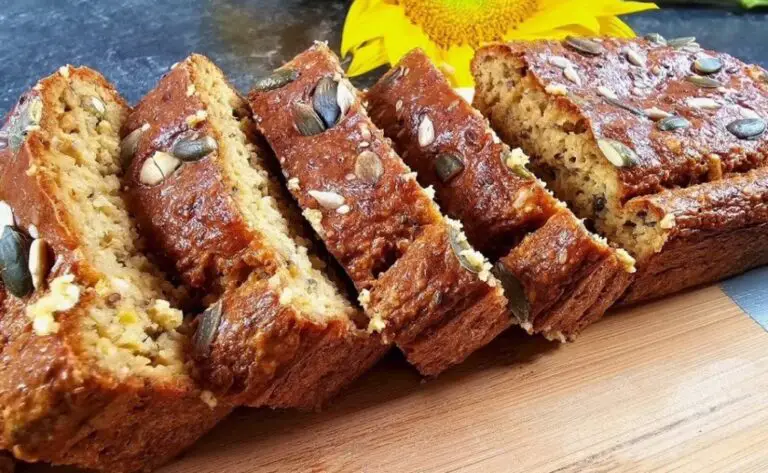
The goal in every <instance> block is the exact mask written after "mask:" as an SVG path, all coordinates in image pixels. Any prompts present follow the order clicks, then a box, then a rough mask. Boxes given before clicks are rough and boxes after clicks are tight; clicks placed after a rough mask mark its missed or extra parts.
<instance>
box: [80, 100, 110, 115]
mask: <svg viewBox="0 0 768 473" xmlns="http://www.w3.org/2000/svg"><path fill="white" fill-rule="evenodd" d="M83 108H85V110H87V111H89V112H91V113H92V114H94V115H96V116H97V117H100V118H101V117H103V116H104V114H106V113H107V106H106V105H104V102H102V101H101V99H100V98H98V97H95V96H90V97H88V98H86V99H85V103H84V104H83Z"/></svg>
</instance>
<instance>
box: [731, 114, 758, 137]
mask: <svg viewBox="0 0 768 473" xmlns="http://www.w3.org/2000/svg"><path fill="white" fill-rule="evenodd" d="M726 128H727V129H728V131H730V132H731V134H733V136H735V137H736V138H739V139H742V140H750V139H754V138H757V137H758V136H760V135H762V134H763V133H764V132H765V128H766V123H765V120H762V119H760V118H742V119H740V120H734V121H732V122H731V123H729V124H728V125H727V126H726Z"/></svg>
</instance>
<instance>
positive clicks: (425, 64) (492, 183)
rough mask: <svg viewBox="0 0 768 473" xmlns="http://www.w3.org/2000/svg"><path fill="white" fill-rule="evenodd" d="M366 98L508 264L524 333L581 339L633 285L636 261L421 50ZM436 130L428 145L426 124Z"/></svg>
mask: <svg viewBox="0 0 768 473" xmlns="http://www.w3.org/2000/svg"><path fill="white" fill-rule="evenodd" d="M366 98H367V99H368V102H369V107H368V108H369V111H370V114H371V117H372V119H373V121H374V123H376V124H377V125H378V126H380V127H381V128H382V129H383V130H384V133H385V135H386V136H387V137H389V138H390V139H392V141H393V142H394V145H395V149H396V150H397V151H398V152H399V153H400V155H401V156H402V157H403V160H405V162H406V163H407V164H408V165H410V166H411V167H412V168H413V169H414V170H416V171H417V172H418V179H419V182H421V183H422V184H423V185H432V186H434V187H435V189H436V191H437V200H438V202H439V203H440V205H441V207H442V208H443V209H444V211H445V212H446V213H447V214H448V215H449V216H451V217H453V218H457V219H459V220H461V221H462V222H463V223H464V226H465V228H466V231H467V236H468V237H469V240H470V242H471V243H472V244H473V245H475V247H476V248H477V249H478V250H480V251H482V252H484V253H486V254H489V255H491V256H492V257H493V258H494V259H496V258H498V257H500V256H504V258H502V259H501V260H500V261H499V263H498V265H499V266H498V267H497V277H499V279H500V280H501V281H503V282H504V283H505V287H506V288H507V294H506V296H507V298H508V299H509V301H510V309H511V310H512V312H513V313H514V314H515V315H516V316H517V318H518V319H519V321H520V324H521V326H522V327H524V328H526V329H527V330H528V331H529V332H530V333H534V332H536V333H543V334H544V335H545V336H547V337H548V338H554V339H561V340H565V339H572V338H574V337H575V336H576V335H577V334H578V332H579V331H580V330H581V329H582V328H583V327H585V326H586V325H588V324H589V323H591V322H593V321H595V320H597V319H599V318H600V317H601V316H602V315H603V313H604V312H605V310H606V309H607V308H608V307H610V306H611V305H612V304H613V303H614V302H615V301H616V299H617V298H618V297H619V296H620V295H621V294H622V293H623V291H624V289H626V287H627V286H628V285H629V282H630V280H631V273H632V272H634V266H633V261H632V258H631V257H629V255H627V254H626V253H624V252H623V251H622V250H615V249H613V248H611V247H609V246H608V245H607V244H606V242H605V241H604V240H603V239H602V238H600V237H598V236H596V235H594V234H592V233H590V232H589V231H588V230H587V229H586V228H584V225H583V224H582V223H581V222H580V221H579V220H578V219H577V218H576V217H575V216H574V215H573V214H572V213H571V211H570V210H568V209H567V208H566V207H565V205H564V204H563V203H562V202H560V201H558V200H557V199H555V198H554V197H553V196H552V195H551V194H550V193H549V192H548V191H547V190H546V188H545V187H544V184H543V183H542V182H541V181H539V180H538V179H536V178H535V177H534V175H533V174H532V173H531V172H530V171H528V170H527V168H526V163H527V157H526V156H525V154H524V153H523V152H522V151H521V150H520V149H515V150H510V148H509V147H508V146H507V145H506V144H504V143H502V142H500V140H499V139H498V138H497V136H496V134H495V133H494V132H493V130H491V129H490V128H489V126H488V123H487V121H486V120H485V118H483V116H482V115H480V113H479V112H477V111H476V110H474V109H473V108H472V107H471V106H470V105H469V104H468V103H467V102H466V101H465V100H464V99H462V98H461V96H459V94H458V93H456V92H455V91H454V90H453V88H452V87H451V85H450V83H449V82H448V81H447V80H446V79H445V77H444V76H443V75H442V73H441V72H440V71H439V70H438V69H437V68H436V67H434V66H433V65H432V64H431V63H430V61H429V59H428V58H427V56H426V55H425V54H424V53H423V52H422V51H421V50H414V51H412V52H410V53H409V54H407V55H406V56H405V57H404V58H403V59H402V60H401V61H400V62H399V63H398V64H397V65H396V66H395V67H394V68H393V69H392V71H391V72H389V73H388V74H386V75H384V77H382V79H381V80H380V81H379V82H378V83H376V84H375V85H374V86H373V87H372V88H371V89H370V91H368V93H367V95H366ZM427 121H429V124H430V125H431V127H432V128H433V129H434V134H435V139H434V141H432V142H431V143H423V142H420V135H419V132H420V130H422V129H423V126H424V123H425V122H427Z"/></svg>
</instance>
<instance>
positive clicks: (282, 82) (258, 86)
mask: <svg viewBox="0 0 768 473" xmlns="http://www.w3.org/2000/svg"><path fill="white" fill-rule="evenodd" d="M298 78H299V73H298V71H294V70H293V69H278V70H277V71H275V72H273V73H272V74H271V75H269V76H267V77H262V78H261V79H259V80H257V81H256V83H254V84H253V90H255V91H256V92H267V91H270V90H275V89H279V88H281V87H285V86H286V85H288V84H290V83H291V82H293V81H295V80H296V79H298Z"/></svg>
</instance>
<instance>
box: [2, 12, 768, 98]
mask: <svg viewBox="0 0 768 473" xmlns="http://www.w3.org/2000/svg"><path fill="white" fill-rule="evenodd" d="M2 4H3V8H2V9H0V45H2V46H1V47H0V63H2V64H3V72H2V77H3V84H2V85H3V86H2V89H0V111H2V112H0V113H4V112H5V111H6V110H8V108H9V107H10V106H11V104H12V103H13V102H14V101H15V100H16V98H17V97H18V95H19V94H20V93H21V92H23V91H24V90H25V89H26V88H28V87H30V86H31V85H32V84H34V82H35V81H36V80H37V79H38V78H40V77H42V76H45V75H47V74H50V73H51V72H53V71H55V70H56V69H57V68H58V67H59V66H61V65H62V64H67V63H69V64H73V65H88V66H91V67H94V68H96V69H99V70H100V71H102V72H103V73H104V74H105V75H106V76H107V77H108V78H109V79H110V80H112V81H113V82H114V83H116V84H117V86H118V89H120V91H121V92H122V93H123V94H124V95H125V96H126V97H127V98H128V100H129V101H131V102H135V101H136V100H138V99H139V97H141V95H142V94H144V93H145V92H146V91H147V90H149V89H150V88H151V86H152V85H153V84H154V83H155V82H156V81H157V80H158V78H159V77H160V76H161V75H162V74H163V73H164V72H165V71H166V70H167V69H168V67H169V66H170V65H171V64H173V63H174V62H176V61H178V60H180V59H183V58H184V57H185V56H187V55H188V54H189V53H191V52H193V51H194V52H199V53H203V54H206V55H209V56H210V57H211V58H212V59H213V60H214V61H215V62H216V63H218V64H219V65H220V66H221V67H222V69H224V71H225V72H226V73H227V74H229V76H230V78H231V79H232V80H233V81H234V83H235V84H236V85H237V86H239V87H241V88H243V89H247V87H248V85H249V84H250V83H251V81H253V79H254V78H255V77H258V76H260V75H262V74H264V73H265V72H266V71H268V70H271V69H273V68H275V67H277V66H279V65H280V64H281V63H282V62H283V61H284V60H286V59H288V58H290V57H292V56H293V55H295V54H296V53H298V52H299V51H301V50H303V49H304V48H306V47H307V46H308V45H309V44H311V43H312V41H313V40H328V41H329V43H330V45H331V46H332V47H334V48H336V49H338V45H339V43H340V36H341V27H342V24H343V21H344V17H345V14H346V11H347V8H348V2H347V1H345V0H251V1H245V0H239V1H238V0H207V1H203V0H201V1H188V0H168V1H156V0H124V1H120V2H117V1H88V0H2ZM627 20H628V22H629V23H631V25H632V26H633V27H634V28H635V30H636V31H637V32H638V33H647V32H651V31H658V32H660V33H661V34H663V35H665V36H669V37H674V36H688V35H693V36H696V37H697V38H698V39H699V42H700V43H701V44H702V45H703V46H704V47H707V48H712V49H719V50H723V51H727V52H730V53H731V54H734V55H736V56H738V57H740V58H742V59H744V60H746V61H751V62H759V63H762V64H763V65H766V64H768V48H766V47H765V45H766V44H768V27H766V26H768V12H766V11H762V12H757V13H733V12H727V11H723V10H709V9H665V10H661V11H654V12H648V13H643V14H638V15H634V16H631V17H629V18H628V19H627Z"/></svg>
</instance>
